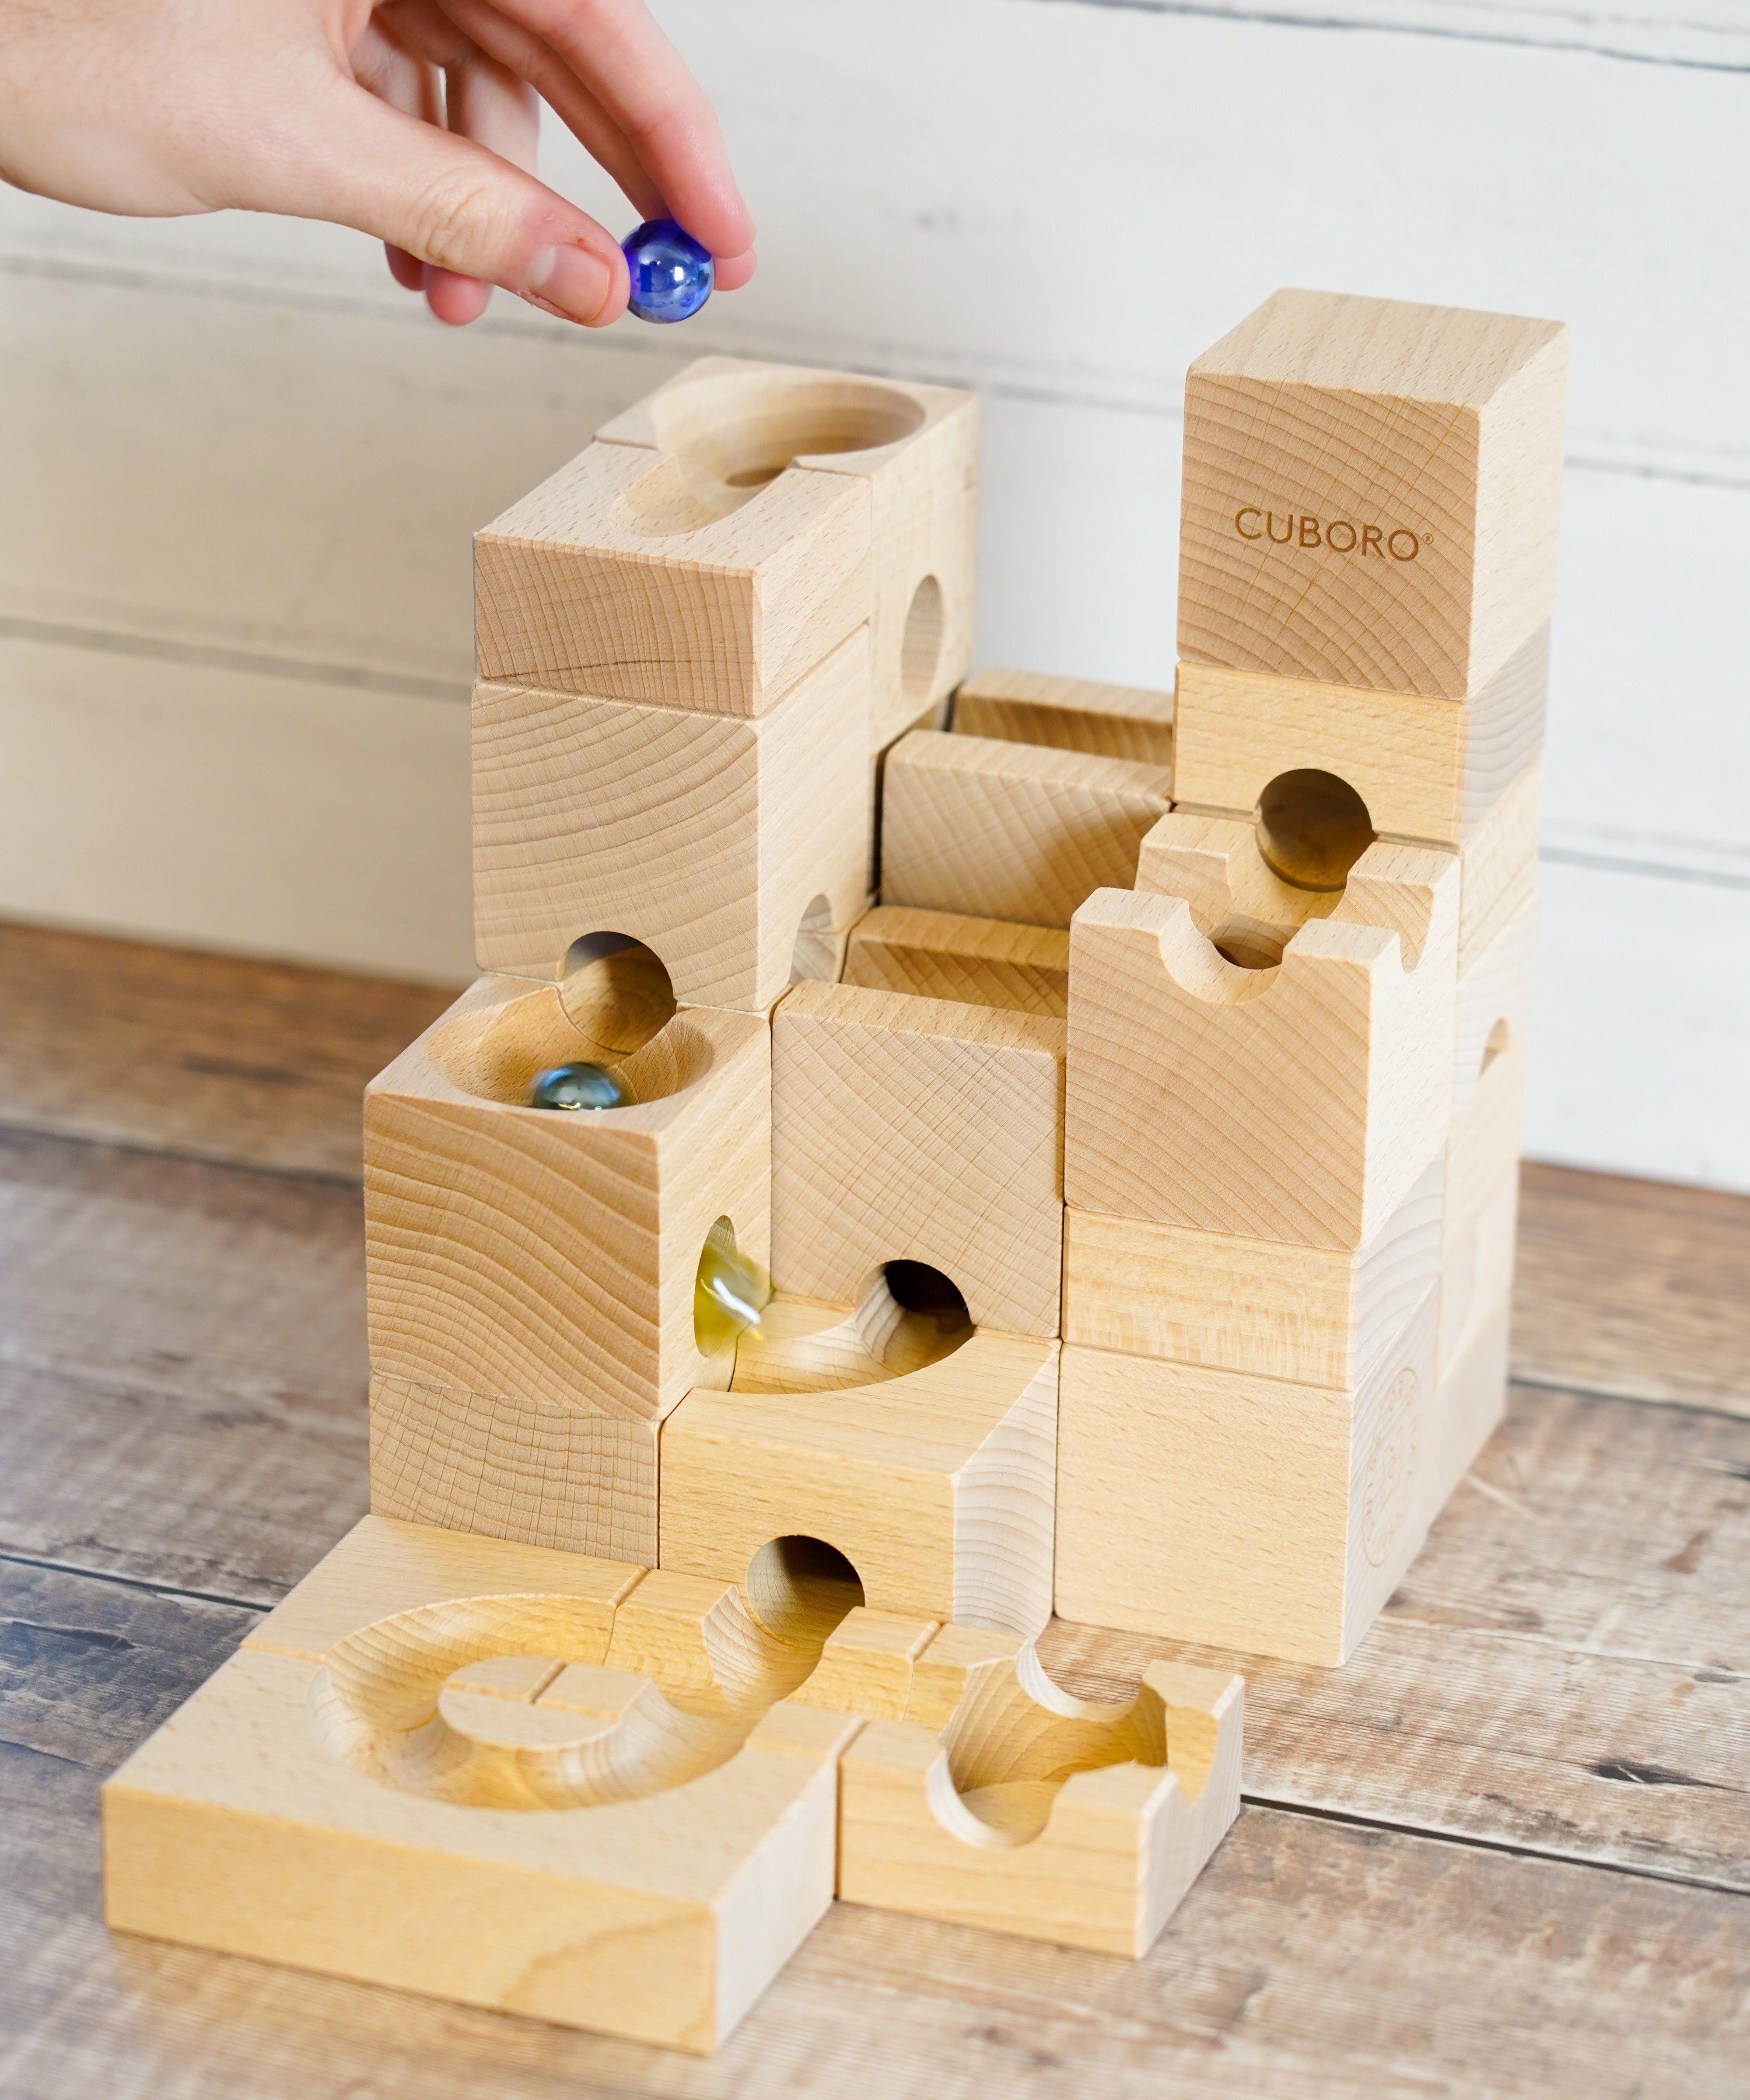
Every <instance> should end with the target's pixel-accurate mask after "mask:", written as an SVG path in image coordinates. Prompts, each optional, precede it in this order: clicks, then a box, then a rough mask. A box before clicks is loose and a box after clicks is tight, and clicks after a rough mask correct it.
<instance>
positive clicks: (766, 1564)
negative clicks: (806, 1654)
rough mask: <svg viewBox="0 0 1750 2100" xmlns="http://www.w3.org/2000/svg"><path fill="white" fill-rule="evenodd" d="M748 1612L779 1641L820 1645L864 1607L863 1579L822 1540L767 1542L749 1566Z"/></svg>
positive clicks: (793, 1537)
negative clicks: (837, 1627) (858, 1609)
mask: <svg viewBox="0 0 1750 2100" xmlns="http://www.w3.org/2000/svg"><path fill="white" fill-rule="evenodd" d="M743 1587H744V1588H745V1589H746V1590H747V1606H748V1609H749V1610H750V1611H751V1612H752V1613H753V1615H754V1617H756V1619H757V1620H758V1621H760V1625H761V1626H764V1627H765V1630H766V1631H767V1632H768V1633H771V1634H776V1635H778V1638H779V1639H782V1640H791V1641H803V1640H814V1641H823V1640H824V1639H826V1636H827V1634H829V1633H830V1632H831V1630H832V1629H833V1627H834V1626H836V1625H837V1624H838V1623H839V1621H840V1619H842V1618H843V1617H844V1615H845V1614H846V1612H853V1611H855V1610H856V1609H857V1607H858V1606H859V1605H860V1604H862V1601H863V1585H862V1577H860V1576H859V1575H858V1573H857V1570H856V1568H854V1567H853V1565H852V1564H851V1563H850V1561H849V1560H847V1559H846V1558H845V1556H844V1554H842V1553H841V1552H840V1551H839V1549H838V1548H837V1547H836V1546H829V1545H828V1544H827V1542H826V1540H825V1539H823V1538H810V1537H808V1536H807V1535H806V1534H805V1533H787V1535H786V1536H785V1537H782V1538H769V1539H768V1540H767V1541H766V1542H765V1545H764V1546H761V1547H760V1550H759V1551H758V1552H757V1553H756V1554H755V1555H754V1556H753V1558H752V1560H750V1561H749V1562H748V1564H747V1580H746V1582H745V1583H744V1585H743Z"/></svg>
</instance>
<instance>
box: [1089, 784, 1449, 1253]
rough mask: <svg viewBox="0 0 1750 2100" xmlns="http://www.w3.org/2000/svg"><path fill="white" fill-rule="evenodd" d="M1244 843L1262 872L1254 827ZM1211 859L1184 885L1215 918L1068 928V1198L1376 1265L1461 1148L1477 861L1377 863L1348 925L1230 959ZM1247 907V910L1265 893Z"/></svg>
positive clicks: (1236, 948) (1365, 862)
mask: <svg viewBox="0 0 1750 2100" xmlns="http://www.w3.org/2000/svg"><path fill="white" fill-rule="evenodd" d="M1170 822H1172V823H1177V822H1178V818H1176V816H1175V818H1174V819H1171V820H1170ZM1228 830H1229V832H1231V833H1232V838H1231V840H1230V841H1229V845H1230V846H1231V849H1232V854H1233V856H1234V858H1235V859H1236V861H1237V862H1241V864H1242V867H1243V865H1246V864H1249V857H1250V856H1252V855H1253V854H1254V848H1253V846H1252V845H1251V843H1250V840H1249V838H1248V837H1247V836H1246V832H1245V827H1242V826H1241V825H1238V824H1236V823H1235V824H1230V825H1229V827H1228ZM1197 850H1198V852H1199V853H1200V854H1203V855H1204V856H1205V864H1204V865H1203V866H1202V867H1201V872H1199V873H1198V874H1197V880H1196V881H1195V882H1193V881H1191V880H1187V882H1186V885H1185V886H1186V887H1187V888H1188V889H1192V890H1193V892H1194V893H1195V895H1196V897H1197V902H1196V903H1195V905H1193V903H1192V902H1191V901H1189V900H1188V898H1186V897H1185V896H1184V895H1150V894H1147V893H1139V892H1135V891H1128V890H1113V889H1105V890H1100V891H1097V892H1096V893H1095V894H1094V896H1092V897H1091V898H1089V899H1088V901H1087V903H1086V904H1085V905H1083V906H1082V909H1081V910H1080V911H1078V913H1077V914H1076V917H1075V920H1074V923H1073V925H1072V927H1071V929H1070V946H1069V1087H1068V1098H1067V1105H1066V1110H1065V1158H1064V1167H1065V1176H1064V1182H1065V1196H1066V1198H1067V1200H1068V1201H1069V1202H1070V1203H1071V1204H1073V1205H1075V1206H1076V1207H1078V1208H1080V1209H1082V1210H1087V1211H1100V1212H1102V1213H1104V1214H1105V1215H1109V1216H1115V1217H1129V1218H1145V1219H1152V1220H1154V1221H1155V1222H1156V1223H1157V1224H1166V1225H1180V1226H1187V1227H1191V1228H1193V1229H1199V1230H1202V1231H1207V1232H1214V1233H1232V1234H1234V1235H1236V1236H1238V1237H1242V1238H1255V1239H1265V1240H1286V1241H1292V1242H1295V1243H1297V1244H1298V1245H1300V1246H1311V1247H1333V1248H1342V1249H1347V1250H1353V1249H1355V1248H1358V1247H1360V1246H1363V1245H1364V1243H1365V1242H1368V1241H1369V1240H1370V1239H1371V1238H1373V1237H1374V1236H1375V1235H1376V1234H1377V1233H1378V1232H1379V1231H1380V1230H1381V1229H1382V1228H1383V1227H1384V1225H1385V1224H1386V1220H1387V1219H1389V1218H1390V1217H1391V1215H1392V1213H1393V1212H1394V1211H1395V1210H1396V1209H1397V1208H1398V1207H1399V1205H1400V1203H1402V1202H1404V1199H1405V1198H1406V1197H1407V1196H1408V1194H1409V1193H1410V1191H1411V1189H1413V1188H1414V1186H1415V1185H1416V1184H1417V1181H1419V1180H1421V1178H1422V1176H1423V1174H1424V1173H1425V1172H1426V1171H1427V1168H1428V1167H1429V1165H1430V1162H1431V1161H1432V1160H1433V1159H1434V1158H1435V1156H1436V1154H1438V1153H1439V1149H1440V1148H1441V1146H1442V1145H1444V1141H1445V1137H1446V1132H1447V1128H1448V1122H1449V1120H1450V1118H1451V1114H1452V1043H1453V1017H1454V1010H1455V998H1456V989H1457V955H1456V951H1457V925H1458V864H1457V860H1456V859H1455V858H1454V857H1453V856H1452V855H1451V854H1443V853H1437V852H1435V851H1434V850H1432V849H1428V848H1425V847H1414V846H1396V845H1385V844H1384V843H1383V842H1380V843H1377V844H1375V845H1373V846H1370V847H1369V848H1368V849H1366V850H1365V851H1364V853H1363V854H1361V855H1360V858H1359V859H1357V860H1356V861H1355V863H1354V865H1353V867H1352V868H1351V871H1350V872H1349V875H1348V876H1347V882H1346V885H1345V887H1344V889H1343V890H1342V896H1341V899H1340V901H1339V902H1338V904H1337V906H1336V908H1335V909H1334V911H1332V912H1331V913H1330V915H1329V916H1328V917H1323V918H1314V919H1311V920H1308V921H1307V923H1306V924H1303V925H1301V926H1300V927H1299V929H1298V931H1294V932H1293V933H1291V934H1290V935H1289V937H1288V938H1287V939H1286V941H1285V943H1283V944H1282V945H1281V946H1276V945H1275V944H1274V942H1266V941H1264V940H1263V938H1262V937H1261V935H1260V934H1259V931H1258V928H1257V926H1256V925H1255V924H1253V925H1251V928H1250V937H1248V938H1246V939H1245V940H1244V941H1237V940H1236V939H1235V938H1234V937H1232V934H1231V933H1229V934H1228V943H1227V945H1226V946H1223V933H1224V926H1225V921H1224V920H1223V919H1222V918H1220V917H1219V916H1218V912H1219V911H1221V910H1222V909H1223V896H1224V895H1226V896H1230V897H1231V896H1232V889H1224V886H1223V881H1222V880H1218V879H1217V878H1218V876H1219V874H1220V863H1219V855H1217V856H1214V859H1213V861H1211V859H1210V846H1209V842H1208V841H1207V840H1204V841H1203V842H1202V843H1201V845H1199V847H1198V849H1197ZM1235 887H1237V888H1239V889H1241V902H1242V905H1243V903H1244V902H1245V897H1246V895H1247V894H1249V893H1247V892H1245V890H1244V888H1243V885H1237V884H1236V885H1235ZM1249 923H1250V922H1249ZM1206 926H1207V927H1208V929H1209V930H1208V931H1205V930H1204V929H1205V927H1206ZM1265 930H1266V931H1267V930H1268V929H1267V925H1266V928H1265ZM1282 930H1283V929H1277V935H1278V937H1280V934H1281V931H1282ZM1277 957H1279V958H1280V960H1277V959H1276V958H1277Z"/></svg>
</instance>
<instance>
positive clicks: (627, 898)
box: [474, 448, 871, 1012]
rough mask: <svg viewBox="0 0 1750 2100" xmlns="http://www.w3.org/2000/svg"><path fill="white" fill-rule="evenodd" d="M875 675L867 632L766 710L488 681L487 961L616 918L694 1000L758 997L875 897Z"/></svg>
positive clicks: (525, 971)
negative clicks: (738, 712) (818, 937)
mask: <svg viewBox="0 0 1750 2100" xmlns="http://www.w3.org/2000/svg"><path fill="white" fill-rule="evenodd" d="M610 449H615V450H623V449H624V448H610ZM628 457H637V455H636V454H628ZM868 710H869V645H868V631H867V629H865V628H859V629H857V630H856V632H855V633H853V635H852V636H851V637H849V639H847V640H845V641H844V642H841V644H840V646H839V647H838V648H837V649H835V651H833V653H832V654H831V655H830V656H829V657H828V658H827V660H826V661H825V662H823V663H820V664H816V665H815V666H814V667H813V669H812V670H811V671H810V672H809V675H808V676H807V677H805V678H804V680H803V681H802V682H801V683H800V686H798V688H797V689H796V690H795V691H793V692H792V693H791V695H789V697H788V698H787V699H786V701H785V703H784V704H783V706H782V708H778V710H777V711H776V712H774V713H771V714H769V715H762V716H760V717H759V718H758V719H757V720H754V721H748V720H746V719H743V718H739V717H732V716H724V715H715V716H713V715H703V714H697V713H690V712H686V711H685V710H684V709H681V708H672V707H658V706H654V705H650V704H636V703H633V702H630V701H626V700H614V699H594V698H583V697H580V696H578V695H575V694H567V693H558V692H553V691H548V690H531V689H528V688H526V687H523V686H507V685H482V686H478V688H477V689H476V690H475V694H474V929H475V941H476V946H477V950H478V955H479V958H480V966H481V968H483V969H487V970H500V971H506V972H509V973H513V974H515V975H519V976H522V977H549V978H553V977H559V976H560V975H561V974H562V972H563V970H564V968H565V959H566V951H567V950H568V949H569V947H570V946H571V942H573V941H575V940H577V939H579V938H580V937H583V936H585V935H588V934H592V933H605V932H609V931H611V932H614V933H623V934H628V935H630V936H631V937H633V939H635V940H637V941H641V942H644V943H645V944H646V945H647V946H649V947H650V948H652V949H654V950H655V952H656V954H657V955H659V956H660V957H661V958H662V960H663V964H665V965H666V967H667V968H668V974H669V977H670V978H671V979H672V982H673V986H674V990H675V994H676V996H677V998H679V999H681V1001H683V1002H684V1003H685V1004H691V1005H699V1006H735V1007H742V1008H747V1009H749V1010H756V1011H760V1012H763V1011H764V1010H765V1008H767V1007H769V1005H770V1004H771V1002H772V1001H773V1000H774V999H775V998H777V996H778V994H779V993H780V992H781V991H782V990H783V988H784V986H785V985H786V984H787V983H788V982H790V977H791V965H792V963H793V961H794V960H795V955H796V945H797V941H798V937H799V935H806V934H808V933H817V934H818V933H826V934H827V936H828V937H831V936H832V935H833V934H836V935H837V936H838V937H840V938H842V937H843V935H844V933H847V932H849V928H850V926H851V924H852V922H853V920H854V919H855V918H856V916H857V914H858V912H859V911H861V910H862V906H863V902H864V899H865V897H866V893H867V885H868V871H869V861H870V854H871V837H870V812H869V805H868V792H869V787H868V760H867V756H866V749H865V746H866V739H867V734H868V732H867V722H868Z"/></svg>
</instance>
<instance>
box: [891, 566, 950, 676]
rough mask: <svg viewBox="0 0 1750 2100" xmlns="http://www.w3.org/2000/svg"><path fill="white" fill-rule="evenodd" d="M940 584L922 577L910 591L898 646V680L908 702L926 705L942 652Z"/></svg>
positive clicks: (933, 578)
mask: <svg viewBox="0 0 1750 2100" xmlns="http://www.w3.org/2000/svg"><path fill="white" fill-rule="evenodd" d="M942 622H943V613H942V587H941V585H940V584H939V583H937V580H936V579H935V577H934V576H925V577H924V579H923V581H922V582H921V583H920V584H919V585H918V587H917V589H915V591H914V592H913V593H911V604H910V607H909V608H908V610H907V611H906V632H905V633H904V635H903V637H901V642H900V645H899V683H900V689H901V691H902V692H903V693H904V694H905V696H906V703H907V704H908V705H910V706H914V707H917V708H926V707H928V705H929V704H930V696H931V692H932V688H933V687H934V686H935V683H936V670H937V665H938V664H940V663H941V651H942Z"/></svg>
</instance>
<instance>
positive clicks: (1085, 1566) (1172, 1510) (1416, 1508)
mask: <svg viewBox="0 0 1750 2100" xmlns="http://www.w3.org/2000/svg"><path fill="white" fill-rule="evenodd" d="M1438 1339H1439V1292H1438V1291H1437V1290H1430V1291H1429V1292H1428V1294H1427V1295H1426V1297H1425V1298H1424V1299H1423V1301H1422V1305H1421V1306H1420V1307H1419V1308H1418V1309H1417V1312H1415V1313H1414V1314H1413V1316H1412V1317H1411V1318H1410V1319H1409V1320H1408V1321H1407V1322H1406V1323H1405V1325H1404V1327H1403V1328H1402V1329H1400V1331H1399V1334H1398V1335H1397V1337H1396V1339H1395V1343H1393V1345H1392V1346H1391V1348H1389V1349H1386V1350H1383V1351H1382V1352H1380V1354H1379V1356H1378V1359H1377V1361H1376V1364H1375V1365H1374V1367H1373V1370H1371V1371H1370V1372H1369V1375H1368V1376H1367V1377H1366V1378H1365V1379H1363V1380H1362V1381H1361V1383H1360V1384H1359V1385H1357V1386H1355V1387H1353V1388H1351V1390H1350V1391H1348V1392H1342V1393H1337V1394H1333V1393H1332V1392H1329V1391H1328V1390H1326V1389H1325V1388H1323V1387H1316V1386H1303V1385H1294V1384H1290V1383H1288V1382H1287V1381H1286V1380H1281V1379H1264V1378H1258V1377H1255V1376H1250V1375H1246V1374H1241V1373H1237V1372H1232V1371H1215V1370H1205V1369H1201V1368H1197V1367H1193V1366H1192V1365H1185V1364H1176V1363H1165V1362H1162V1361H1158V1360H1157V1359H1155V1358H1153V1357H1133V1356H1119V1355H1116V1354H1113V1353H1111V1352H1108V1351H1105V1350H1101V1349H1089V1348H1083V1347H1082V1346H1081V1345H1079V1344H1078V1343H1066V1344H1065V1348H1064V1363H1063V1387H1062V1396H1061V1400H1060V1405H1059V1413H1058V1448H1057V1590H1056V1601H1057V1611H1058V1613H1059V1616H1060V1617H1064V1618H1066V1619H1078V1620H1084V1621H1088V1622H1089V1623H1091V1624H1092V1625H1095V1626H1115V1627H1119V1628H1122V1629H1125V1630H1129V1631H1131V1632H1148V1633H1157V1634H1163V1635H1170V1636H1172V1637H1173V1638H1175V1639H1180V1640H1188V1641H1201V1642H1204V1643H1208V1644H1210V1645H1211V1646H1214V1647H1219V1648H1239V1649H1245V1650H1247V1651H1250V1652H1253V1653H1257V1654H1263V1655H1274V1656H1284V1657H1289V1658H1291V1659H1294V1660H1296V1661H1304V1662H1317V1663H1323V1664H1325V1665H1335V1664H1338V1663H1341V1662H1344V1661H1347V1659H1348V1658H1349V1657H1350V1656H1351V1655H1352V1654H1353V1653H1354V1652H1355V1648H1356V1647H1357V1645H1358V1644H1359V1643H1360V1640H1361V1639H1362V1638H1363V1636H1364V1635H1365V1634H1366V1632H1367V1630H1368V1628H1369V1626H1371V1625H1372V1624H1373V1620H1374V1618H1375V1617H1377V1616H1378V1612H1379V1610H1380V1608H1381V1606H1382V1604H1384V1603H1385V1601H1386V1598H1387V1597H1388V1596H1390V1595H1391V1591H1392V1589H1393V1586H1395V1583H1396V1582H1397V1580H1398V1578H1399V1577H1400V1576H1401V1575H1402V1573H1403V1572H1404V1569H1405V1568H1407V1567H1408V1565H1409V1563H1410V1562H1411V1560H1413V1559H1414V1557H1415V1555H1416V1553H1417V1550H1418V1549H1419V1547H1420V1546H1421V1544H1422V1540H1423V1538H1424V1537H1426V1533H1427V1529H1428V1525H1429V1523H1430V1520H1432V1518H1433V1516H1434V1515H1435V1511H1437V1510H1438V1509H1439V1507H1440V1506H1441V1504H1442V1503H1443V1502H1444V1501H1445V1500H1446V1498H1447V1496H1448V1494H1449V1493H1451V1492H1452V1488H1453V1487H1454V1486H1455V1485H1457V1481H1458V1480H1460V1479H1461V1478H1462V1477H1463V1475H1464V1471H1465V1469H1466V1466H1467V1465H1468V1464H1469V1462H1470V1459H1471V1458H1473V1457H1474V1455H1475V1454H1474V1449H1472V1450H1469V1451H1462V1452H1460V1451H1456V1450H1452V1449H1449V1448H1448V1445H1447V1444H1446V1442H1445V1440H1444V1439H1442V1438H1440V1437H1439V1436H1436V1435H1435V1433H1434V1432H1435V1421H1434V1417H1435V1412H1436V1409H1437V1405H1438V1382H1437V1375H1436V1372H1437V1353H1436V1352H1437V1346H1438Z"/></svg>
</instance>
